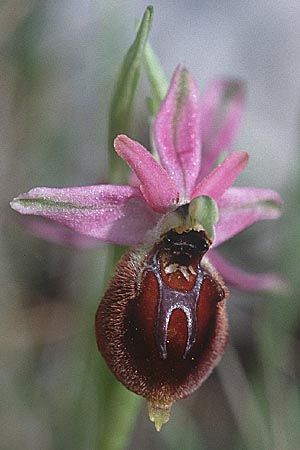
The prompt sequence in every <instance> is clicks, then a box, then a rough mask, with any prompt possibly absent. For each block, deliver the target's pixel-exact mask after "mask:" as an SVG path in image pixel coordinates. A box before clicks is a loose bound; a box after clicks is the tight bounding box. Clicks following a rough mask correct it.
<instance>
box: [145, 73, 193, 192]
mask: <svg viewBox="0 0 300 450" xmlns="http://www.w3.org/2000/svg"><path fill="white" fill-rule="evenodd" d="M153 132H154V133H153V134H154V143H155V146H156V150H157V151H158V153H159V156H160V160H161V163H162V165H163V167H164V168H165V169H166V170H167V172H168V173H169V175H170V177H171V178H172V179H173V180H174V182H175V183H176V186H179V189H180V194H181V197H182V198H184V199H185V200H189V199H190V198H191V197H190V196H191V192H192V190H193V188H194V186H195V182H196V179H197V177H198V174H199V169H200V163H201V138H200V116H199V93H198V88H197V85H196V83H195V82H194V80H193V78H192V77H191V75H190V74H189V73H188V71H187V69H186V68H185V67H182V66H179V67H178V68H177V69H176V71H175V73H174V75H173V78H172V81H171V84H170V87H169V91H168V93H167V95H166V97H165V99H164V101H163V102H162V104H161V107H160V110H159V112H158V114H157V116H156V119H155V121H154V124H153Z"/></svg>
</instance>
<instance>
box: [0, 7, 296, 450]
mask: <svg viewBox="0 0 300 450" xmlns="http://www.w3.org/2000/svg"><path fill="white" fill-rule="evenodd" d="M152 3H153V5H154V11H155V18H154V24H153V28H152V32H151V42H152V45H153V47H154V49H155V51H156V53H157V54H158V56H159V57H160V60H161V62H162V64H163V66H164V69H165V71H166V73H167V75H168V76H170V75H171V73H172V71H173V70H174V68H175V66H176V65H177V64H178V63H179V62H181V63H184V64H186V65H187V67H188V68H189V70H190V71H191V72H192V73H193V74H194V76H195V77H196V78H197V79H198V81H199V84H200V86H201V87H203V86H204V85H205V82H206V81H207V80H209V79H210V78H212V77H216V76H222V75H226V76H233V77H239V78H242V79H244V80H245V81H246V83H247V86H248V107H247V111H246V117H245V121H244V124H243V127H242V130H241V133H240V136H239V139H238V140H237V142H236V146H235V147H236V149H247V150H248V151H249V153H250V164H249V167H248V169H247V171H246V172H245V174H243V175H242V176H241V178H240V180H239V183H240V184H242V185H255V186H257V187H271V188H273V189H276V190H278V191H279V192H280V193H281V194H282V196H283V198H284V202H285V207H284V215H283V217H282V219H281V220H280V221H276V222H272V223H267V222H266V223H260V224H257V225H255V226H254V227H253V228H251V229H250V230H247V231H246V232H244V233H242V234H241V235H240V236H238V237H237V238H235V239H234V240H233V241H232V242H229V243H228V244H226V246H224V252H226V253H227V254H230V256H231V260H233V261H235V262H239V263H240V266H241V267H243V268H248V269H252V270H253V271H255V270H256V271H260V270H261V271H263V270H277V271H279V272H280V273H282V274H283V275H284V276H286V277H287V278H288V279H289V280H290V290H289V292H288V293H287V294H286V295H279V294H278V295H274V296H272V295H263V296H262V295H249V294H244V293H241V292H238V291H235V290H233V289H232V290H231V298H230V302H229V320H230V327H231V340H230V345H229V347H228V351H227V352H226V354H225V356H224V358H223V360H222V362H221V364H220V366H219V368H218V369H217V370H215V371H214V373H213V374H212V375H211V376H210V378H209V379H208V380H207V381H206V383H205V384H204V385H203V386H202V387H201V389H199V390H198V391H197V392H196V393H195V394H193V395H192V396H191V397H190V398H188V399H187V400H183V401H181V402H179V403H177V404H176V405H175V407H174V408H173V415H172V417H171V420H170V423H169V424H168V425H166V426H165V427H164V428H163V429H162V431H161V432H160V433H159V434H158V433H157V432H156V431H155V430H154V427H153V425H152V424H151V423H150V422H149V421H148V418H147V412H146V407H145V403H144V402H137V401H136V400H135V396H134V395H133V394H129V393H127V391H125V389H123V387H121V386H119V385H118V384H117V383H116V382H115V381H114V380H113V379H112V378H111V376H110V375H109V374H108V372H107V370H106V368H105V365H104V363H103V362H102V360H101V357H100V355H99V354H98V352H97V349H96V344H95V339H94V331H93V323H94V313H95V310H96V308H97V304H98V301H99V299H100V298H101V295H102V293H103V290H104V289H105V286H106V282H107V279H108V276H109V275H110V272H111V258H112V255H111V252H110V250H109V248H108V246H106V245H103V246H102V247H101V248H98V249H88V250H79V249H75V248H72V247H63V246H60V245H55V244H53V243H48V242H46V241H44V240H41V239H38V238H36V237H34V236H32V235H30V234H28V233H27V232H26V230H25V229H24V227H23V226H22V223H21V221H20V218H19V217H17V214H15V213H14V212H13V211H10V209H9V206H8V203H9V200H10V199H11V198H13V197H14V196H16V195H17V194H18V193H20V192H25V191H28V190H29V189H30V188H31V187H34V186H68V185H70V186H72V185H77V186H78V185H83V184H94V183H98V182H107V181H108V180H109V173H108V172H109V169H108V168H109V151H110V150H109V145H108V131H107V130H108V120H109V105H110V100H111V96H112V92H113V86H114V82H115V80H116V77H117V73H118V69H119V67H120V64H121V61H122V58H123V57H124V54H125V53H126V51H127V49H128V47H129V46H130V44H131V42H132V41H133V38H134V34H135V27H136V24H137V21H138V20H139V19H140V17H141V15H142V13H143V11H144V9H145V7H146V6H147V3H146V2H144V1H142V0H136V1H129V0H127V1H126V0H119V1H115V0H114V1H104V0H86V1H84V2H82V1H79V0H60V1H59V0H35V1H34V0H7V1H5V0H2V1H1V2H0V104H1V108H0V118H1V120H0V140H1V146H0V148H1V150H0V174H1V181H2V187H1V190H0V200H1V208H2V211H1V216H0V224H1V235H0V252H1V254H0V265H1V271H0V281H1V302H0V318H1V319H0V320H1V323H0V350H1V363H0V364H1V370H0V380H1V402H0V428H1V432H0V448H1V450H19V449H22V450H60V449H61V450H62V449H64V450H67V449H72V450H77V449H78V450H83V449H84V450H94V449H95V450H125V449H130V450H140V449H143V450H150V449H151V450H173V449H174V450H175V449H179V450H181V449H182V450H202V449H203V450H219V449H220V450H221V449H222V450H235V449H236V450H244V449H251V450H252V449H253V450H254V449H255V450H260V449H270V450H271V449H272V450H273V449H276V450H296V449H298V448H299V442H300V392H299V371H300V364H299V362H300V360H299V352H300V341H299V304H300V276H299V261H300V205H299V203H300V196H299V192H300V159H299V150H300V140H299V137H300V134H299V119H300V116H299V113H300V108H299V101H300V58H299V55H300V28H299V23H300V4H299V3H298V2H296V1H292V0H287V1H285V2H283V1H275V0H272V1H270V2H267V1H262V2H256V1H254V0H250V1H249V2H242V1H234V0H228V1H223V2H219V1H206V0H204V1H201V2H200V1H196V0H194V1H186V2H182V1H179V0H178V1H172V2H167V1H154V2H152ZM148 93H149V87H148V85H147V82H146V80H145V77H143V79H142V82H141V86H140V88H139V92H138V95H137V101H136V103H135V111H134V115H133V118H134V124H133V129H132V137H136V138H139V139H140V140H141V141H142V142H143V143H144V144H145V145H146V144H147V142H148V139H149V128H148V126H149V123H148V118H147V109H146V105H145V98H146V96H147V94H148ZM116 386H117V388H116ZM133 398H134V400H132V399H133ZM120 411H122V414H123V416H124V414H125V416H126V420H125V421H124V417H125V416H124V417H123V419H121V417H120V415H119V412H120ZM124 430H125V431H126V433H124V432H123V431H124Z"/></svg>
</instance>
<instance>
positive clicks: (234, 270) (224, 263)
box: [208, 250, 287, 292]
mask: <svg viewBox="0 0 300 450" xmlns="http://www.w3.org/2000/svg"><path fill="white" fill-rule="evenodd" d="M208 258H209V261H210V262H211V263H212V264H213V266H214V267H215V268H216V269H217V270H218V271H219V272H220V274H221V275H222V276H223V277H224V279H225V281H227V282H228V283H229V284H231V285H232V286H235V287H236V288H238V289H241V290H242V291H250V292H258V291H273V290H284V289H285V288H286V287H287V283H286V280H284V278H283V277H282V276H280V275H279V274H277V273H272V272H267V273H249V272H246V271H244V270H242V269H240V268H239V267H237V266H234V265H232V264H231V263H230V262H229V261H228V260H227V259H225V258H224V257H223V256H221V255H220V253H219V252H217V251H215V250H212V251H210V252H209V254H208Z"/></svg>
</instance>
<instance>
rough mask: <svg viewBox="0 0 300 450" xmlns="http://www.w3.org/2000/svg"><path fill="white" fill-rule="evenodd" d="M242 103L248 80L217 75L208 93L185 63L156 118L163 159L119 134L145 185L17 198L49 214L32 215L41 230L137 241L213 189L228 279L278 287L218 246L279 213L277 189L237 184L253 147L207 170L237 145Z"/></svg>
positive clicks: (243, 285)
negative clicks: (232, 259) (200, 89)
mask: <svg viewBox="0 0 300 450" xmlns="http://www.w3.org/2000/svg"><path fill="white" fill-rule="evenodd" d="M230 95H231V97H230ZM226 96H227V97H228V98H227V102H228V105H227V110H226V111H223V116H222V115H221V114H222V109H223V110H224V109H225V108H224V103H225V102H226ZM243 104H244V95H243V88H242V86H241V85H240V84H238V83H236V82H232V81H229V80H217V81H214V82H212V83H211V85H210V86H209V87H208V89H207V91H206V93H205V95H204V97H203V99H202V100H201V99H200V98H199V92H198V88H197V85H196V84H195V82H194V80H193V79H192V77H191V76H190V75H189V74H188V72H187V71H186V69H185V68H183V67H178V68H177V70H176V72H175V74H174V76H173V79H172V81H171V84H170V88H169V92H168V94H167V96H166V98H165V100H164V102H163V103H162V105H161V109H160V111H159V113H158V114H157V117H156V119H155V121H154V126H153V134H154V142H155V148H156V150H157V152H158V155H159V158H160V163H159V162H157V161H156V160H155V159H154V158H153V156H152V155H151V153H150V152H148V151H147V150H146V149H145V148H144V147H143V146H142V145H141V144H139V143H138V142H136V141H133V140H131V139H130V138H129V137H127V136H122V135H121V136H118V137H117V138H116V140H115V149H116V151H117V153H118V154H119V155H120V157H121V158H123V159H124V160H125V161H126V162H127V163H128V164H129V166H130V167H131V169H132V170H133V172H134V173H135V174H136V176H137V179H138V181H139V184H140V185H139V186H115V185H107V184H105V185H96V186H83V187H71V188H47V187H41V188H34V189H32V190H30V191H29V192H28V193H25V194H21V195H19V196H18V197H17V198H15V199H14V200H13V201H12V202H11V206H12V208H13V209H15V210H16V211H18V212H19V213H21V214H27V215H32V216H40V217H42V218H46V219H50V221H42V220H40V222H38V221H37V220H35V221H33V220H31V221H30V222H28V227H29V228H30V229H32V230H33V231H34V233H35V234H37V235H40V236H41V237H45V236H47V237H48V238H49V239H53V240H56V241H59V242H65V243H67V244H68V243H71V244H75V245H76V243H77V244H79V245H83V246H84V245H87V246H88V245H96V244H97V241H98V242H109V243H113V244H122V245H136V244H140V243H142V242H143V241H144V239H145V237H146V234H147V232H148V231H149V230H151V229H153V227H154V226H155V224H157V223H158V222H159V220H160V219H161V217H162V216H163V215H164V214H165V213H167V212H168V211H171V210H174V209H176V208H177V207H178V206H180V205H182V204H186V203H188V202H189V201H190V200H192V199H193V198H195V197H197V196H199V195H209V196H211V197H212V198H213V199H215V200H216V201H217V203H218V207H219V211H220V219H219V222H218V223H217V225H216V239H215V241H214V243H213V245H212V248H211V250H210V252H209V257H210V259H211V261H213V262H214V265H215V266H216V268H217V269H218V270H219V272H220V273H221V274H222V275H223V277H224V279H225V280H227V281H228V282H229V284H234V285H235V286H236V287H238V288H240V289H242V290H249V291H259V290H264V289H268V290H269V289H273V288H275V289H276V288H277V287H278V286H279V285H280V282H281V279H280V277H278V276H277V275H276V274H248V273H246V272H245V271H241V269H239V268H235V267H233V266H232V265H231V264H230V263H229V262H228V261H226V260H225V259H224V258H223V257H221V256H220V255H219V254H217V252H216V250H215V248H216V247H218V246H219V245H220V244H222V243H223V242H225V241H227V240H228V239H230V238H232V237H233V236H235V235H236V234H238V233H240V232H241V231H243V230H244V229H245V228H248V227H249V226H250V225H252V224H253V223H255V222H257V221H259V220H264V219H275V218H278V217H279V216H280V205H281V198H280V196H279V194H278V193H276V192H274V191H272V190H270V189H257V188H253V187H251V188H249V187H247V188H236V187H235V188H234V187H231V185H232V184H233V182H234V181H235V179H236V178H237V176H238V175H239V174H240V172H241V171H242V170H243V169H244V168H245V166H246V164H247V161H248V155H247V153H246V152H232V153H230V154H229V156H228V157H227V158H226V159H225V161H223V162H222V163H221V164H220V165H219V166H217V167H216V168H215V169H214V170H212V172H211V173H209V174H208V172H209V170H210V169H211V168H212V166H213V163H214V162H215V161H216V160H217V159H218V158H219V156H220V154H221V153H222V152H224V150H229V149H230V147H231V144H232V141H233V139H234V137H235V135H236V133H237V131H238V129H239V125H240V122H241V118H242V113H243ZM57 224H60V225H64V228H63V227H60V226H58V225H57ZM65 227H67V228H65ZM72 231H73V232H72ZM74 232H75V233H74ZM90 238H92V239H90ZM235 275H236V276H235Z"/></svg>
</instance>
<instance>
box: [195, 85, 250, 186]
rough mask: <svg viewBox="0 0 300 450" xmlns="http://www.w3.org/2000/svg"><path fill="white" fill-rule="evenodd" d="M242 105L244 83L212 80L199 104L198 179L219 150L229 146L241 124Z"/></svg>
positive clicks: (215, 157) (217, 154) (226, 148)
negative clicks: (200, 144) (200, 145)
mask: <svg viewBox="0 0 300 450" xmlns="http://www.w3.org/2000/svg"><path fill="white" fill-rule="evenodd" d="M244 106H245V88H244V84H243V83H242V82H240V81H237V80H226V79H223V80H214V81H213V82H212V83H211V84H210V85H209V86H208V88H207V89H206V91H205V93H204V96H203V99H202V101H201V107H200V117H201V119H200V124H201V136H202V165H201V172H200V174H199V178H198V180H199V181H200V179H201V178H203V177H204V176H206V175H207V173H208V172H209V170H210V169H211V167H212V164H213V163H214V161H215V160H216V159H217V157H218V156H219V154H220V153H221V152H222V151H224V150H229V149H230V147H231V145H232V143H233V140H234V138H235V136H236V134H237V132H238V131H239V128H240V126H241V122H242V117H243V112H244Z"/></svg>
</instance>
